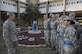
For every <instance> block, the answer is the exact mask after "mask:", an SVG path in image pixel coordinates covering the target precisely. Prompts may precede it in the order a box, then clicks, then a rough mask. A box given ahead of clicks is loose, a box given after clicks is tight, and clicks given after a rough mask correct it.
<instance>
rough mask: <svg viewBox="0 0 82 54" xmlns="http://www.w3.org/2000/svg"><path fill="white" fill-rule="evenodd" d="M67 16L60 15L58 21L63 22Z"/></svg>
mask: <svg viewBox="0 0 82 54" xmlns="http://www.w3.org/2000/svg"><path fill="white" fill-rule="evenodd" d="M66 17H67V16H66V15H61V16H60V17H59V18H58V20H63V19H64V18H66Z"/></svg>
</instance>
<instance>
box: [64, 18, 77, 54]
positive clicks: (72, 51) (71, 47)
mask: <svg viewBox="0 0 82 54" xmlns="http://www.w3.org/2000/svg"><path fill="white" fill-rule="evenodd" d="M73 24H75V22H74V21H73V19H72V18H70V17H67V18H65V19H64V25H65V26H66V29H65V33H64V46H63V47H64V54H76V50H77V45H78V40H77V32H76V30H75V28H74V27H73V26H72V25H73Z"/></svg>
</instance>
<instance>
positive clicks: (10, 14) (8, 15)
mask: <svg viewBox="0 0 82 54" xmlns="http://www.w3.org/2000/svg"><path fill="white" fill-rule="evenodd" d="M10 16H15V14H14V13H12V12H8V13H7V17H8V18H10Z"/></svg>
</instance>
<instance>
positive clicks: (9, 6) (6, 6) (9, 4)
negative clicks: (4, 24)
mask: <svg viewBox="0 0 82 54" xmlns="http://www.w3.org/2000/svg"><path fill="white" fill-rule="evenodd" d="M4 2H5V3H4ZM13 4H14V5H15V6H14V5H13ZM0 10H1V11H8V12H15V13H17V4H16V3H15V2H13V1H1V0H0ZM24 11H25V8H23V7H20V13H22V12H24Z"/></svg>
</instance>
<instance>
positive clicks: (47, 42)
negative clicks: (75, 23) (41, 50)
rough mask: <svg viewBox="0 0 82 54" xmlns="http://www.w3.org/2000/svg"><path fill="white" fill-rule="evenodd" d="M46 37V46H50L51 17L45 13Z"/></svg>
mask: <svg viewBox="0 0 82 54" xmlns="http://www.w3.org/2000/svg"><path fill="white" fill-rule="evenodd" d="M44 37H45V45H46V47H50V18H47V16H46V15H44Z"/></svg>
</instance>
